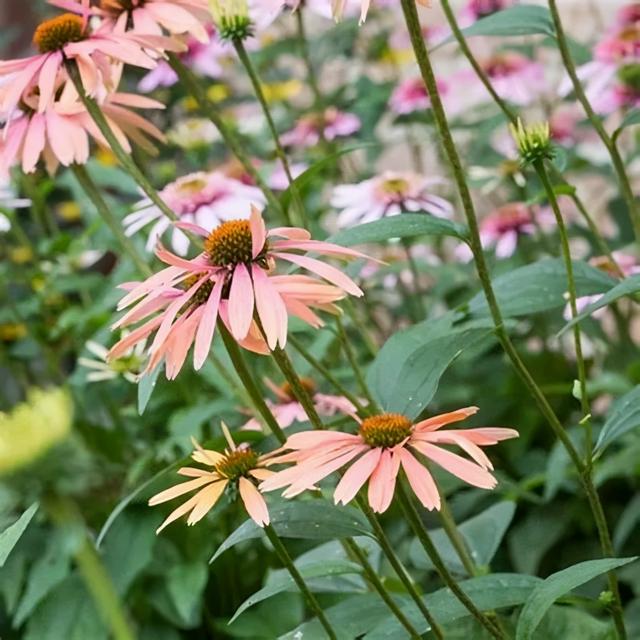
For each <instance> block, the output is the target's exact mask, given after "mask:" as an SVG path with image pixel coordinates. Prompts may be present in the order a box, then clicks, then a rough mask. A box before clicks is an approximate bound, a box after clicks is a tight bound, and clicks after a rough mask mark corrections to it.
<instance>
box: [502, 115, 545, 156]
mask: <svg viewBox="0 0 640 640" xmlns="http://www.w3.org/2000/svg"><path fill="white" fill-rule="evenodd" d="M509 128H510V130H511V135H512V136H513V139H514V140H515V142H516V145H517V146H518V153H519V154H520V163H521V164H522V165H523V166H524V165H528V164H533V163H534V162H537V161H540V160H551V159H552V158H553V157H554V155H555V151H554V149H553V145H552V143H551V134H550V129H549V123H548V122H539V123H536V124H530V125H527V126H525V125H523V124H522V120H520V119H519V118H518V122H517V124H516V125H510V127H509Z"/></svg>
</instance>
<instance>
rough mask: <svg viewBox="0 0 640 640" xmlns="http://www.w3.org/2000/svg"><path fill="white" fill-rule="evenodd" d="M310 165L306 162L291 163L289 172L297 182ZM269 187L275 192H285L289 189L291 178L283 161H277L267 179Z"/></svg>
mask: <svg viewBox="0 0 640 640" xmlns="http://www.w3.org/2000/svg"><path fill="white" fill-rule="evenodd" d="M308 168H309V167H308V165H306V164H305V163H304V162H290V163H289V170H290V171H291V177H292V178H293V179H294V180H295V179H296V178H297V177H298V176H300V175H302V174H303V173H304V172H305V171H306V170H307V169H308ZM267 185H268V186H269V188H270V189H273V190H274V191H284V190H285V189H288V188H289V178H288V177H287V174H286V172H285V170H284V167H283V166H282V162H281V161H279V160H278V161H276V163H275V165H274V166H273V168H272V169H271V172H270V173H269V175H268V177H267Z"/></svg>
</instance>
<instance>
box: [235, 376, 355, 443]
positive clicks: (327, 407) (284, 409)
mask: <svg viewBox="0 0 640 640" xmlns="http://www.w3.org/2000/svg"><path fill="white" fill-rule="evenodd" d="M300 382H301V383H302V385H303V386H304V387H305V389H306V390H307V392H308V393H309V395H310V396H311V398H312V400H313V405H314V407H315V408H316V411H317V412H318V415H319V416H322V417H330V416H334V415H336V413H341V414H343V415H351V414H354V413H355V412H356V407H355V406H354V405H353V403H352V402H351V401H350V400H347V399H346V398H344V397H342V396H332V395H328V394H325V393H320V392H319V391H318V390H317V388H316V385H315V383H314V382H313V380H311V379H310V378H301V379H300ZM265 384H266V385H267V386H268V387H269V389H271V391H272V392H273V395H275V397H276V398H277V401H276V402H272V401H271V400H267V401H266V402H267V404H268V405H269V409H270V410H271V413H273V416H274V418H275V419H276V422H277V423H278V424H279V425H280V426H281V427H282V428H283V429H286V428H287V427H290V426H291V425H292V424H293V423H294V422H306V421H307V420H308V419H309V418H308V416H307V413H306V411H305V410H304V407H303V406H302V405H301V404H300V402H299V401H298V399H297V398H296V396H295V394H294V393H293V390H292V389H291V385H290V384H289V383H285V384H283V385H281V386H277V385H276V384H274V383H273V382H272V381H271V380H269V379H268V378H267V379H265ZM241 428H242V429H245V430H248V431H261V430H262V426H261V422H260V421H259V420H258V419H257V418H251V420H249V421H248V422H246V423H245V424H244V425H243V426H242V427H241Z"/></svg>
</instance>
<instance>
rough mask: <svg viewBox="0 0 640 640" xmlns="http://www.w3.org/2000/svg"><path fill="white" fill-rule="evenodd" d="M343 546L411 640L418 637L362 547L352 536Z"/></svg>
mask: <svg viewBox="0 0 640 640" xmlns="http://www.w3.org/2000/svg"><path fill="white" fill-rule="evenodd" d="M344 543H345V546H346V547H347V549H348V550H349V551H350V552H351V553H352V554H353V556H354V557H355V558H356V560H357V561H358V562H359V563H360V564H361V565H362V568H363V569H364V573H365V577H366V578H367V580H368V581H369V582H370V583H371V584H372V585H373V587H374V588H375V590H376V591H377V592H378V594H379V595H380V597H381V598H382V600H383V601H384V603H385V604H386V605H387V607H389V610H390V611H391V612H392V613H393V614H394V615H395V617H396V618H397V619H398V622H400V624H401V625H402V626H403V627H404V628H405V629H406V630H407V631H408V633H409V635H410V636H411V638H412V639H413V640H418V639H419V638H420V634H419V633H418V631H417V630H416V628H415V627H414V626H413V625H412V624H411V622H410V621H409V619H408V618H407V616H405V615H404V613H402V610H401V609H400V607H399V606H398V605H397V604H396V602H395V600H394V599H393V598H392V597H391V596H390V595H389V594H388V593H387V590H386V589H385V588H384V585H383V584H382V580H380V578H379V577H378V574H377V573H376V571H375V569H374V568H373V567H372V566H371V564H370V563H369V561H368V560H367V556H366V555H365V554H364V552H363V551H362V549H361V548H360V547H359V546H358V544H357V543H356V542H355V540H353V539H352V538H347V539H346V540H345V541H344Z"/></svg>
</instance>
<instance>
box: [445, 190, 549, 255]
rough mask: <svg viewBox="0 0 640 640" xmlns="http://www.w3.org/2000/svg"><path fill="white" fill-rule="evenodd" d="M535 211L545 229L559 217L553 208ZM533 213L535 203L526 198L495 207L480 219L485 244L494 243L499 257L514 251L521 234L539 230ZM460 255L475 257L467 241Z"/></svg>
mask: <svg viewBox="0 0 640 640" xmlns="http://www.w3.org/2000/svg"><path fill="white" fill-rule="evenodd" d="M535 215H536V219H537V221H538V223H539V224H540V227H541V228H542V229H543V230H548V229H552V228H554V226H555V218H554V216H553V213H552V212H551V210H550V209H547V208H541V209H538V210H537V212H536V213H535ZM533 216H534V213H533V212H532V210H531V207H529V206H528V205H526V204H525V203H524V202H511V203H509V204H505V205H503V206H501V207H498V208H497V209H494V210H493V211H492V212H491V213H490V214H489V215H487V216H486V217H484V218H483V219H482V220H481V221H480V240H481V241H482V246H483V248H485V249H488V248H490V247H493V248H494V250H495V252H496V256H497V257H498V258H508V257H509V256H511V255H513V253H514V252H515V250H516V247H517V246H518V240H519V239H520V237H521V236H523V235H532V234H534V233H535V232H536V225H535V223H534V218H533ZM456 255H457V257H458V258H460V259H461V260H470V259H471V257H472V256H471V251H470V250H469V248H468V246H467V245H460V246H459V247H458V249H457V250H456Z"/></svg>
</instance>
